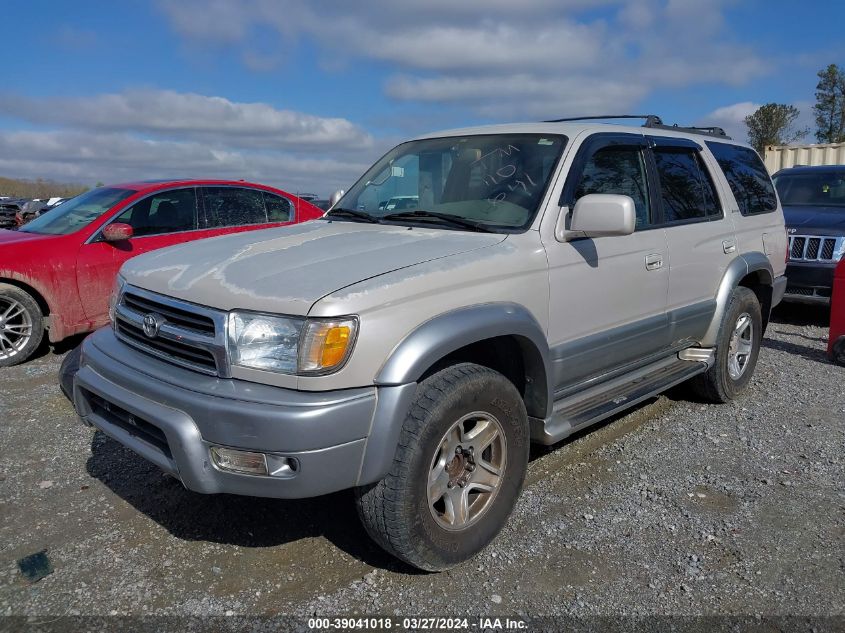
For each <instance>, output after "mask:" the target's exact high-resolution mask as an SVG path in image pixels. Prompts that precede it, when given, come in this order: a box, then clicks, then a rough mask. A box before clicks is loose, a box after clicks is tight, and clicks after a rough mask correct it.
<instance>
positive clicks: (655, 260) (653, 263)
mask: <svg viewBox="0 0 845 633" xmlns="http://www.w3.org/2000/svg"><path fill="white" fill-rule="evenodd" d="M661 268H663V255H661V254H660V253H652V254H651V255H646V256H645V269H646V270H659V269H661Z"/></svg>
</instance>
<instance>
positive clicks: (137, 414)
mask: <svg viewBox="0 0 845 633" xmlns="http://www.w3.org/2000/svg"><path fill="white" fill-rule="evenodd" d="M397 196H402V197H403V199H404V200H409V199H412V200H414V202H413V204H412V205H411V206H410V207H409V208H403V209H401V210H396V209H388V208H386V206H387V205H383V204H382V203H383V201H385V200H390V199H393V198H396V197H397ZM785 252H786V236H785V232H784V220H783V213H782V211H781V208H780V206H779V203H778V199H777V196H776V195H775V192H774V189H773V187H772V183H771V180H770V178H769V175H768V174H767V173H766V170H765V167H764V166H763V164H762V162H761V160H760V158H759V156H757V154H756V153H755V152H754V151H753V150H752V149H751V148H749V147H748V146H746V145H744V144H741V143H736V142H734V141H731V140H730V139H728V138H727V137H726V136H724V134H723V133H720V131H718V130H705V131H701V130H696V129H692V128H689V129H686V128H677V127H668V126H663V125H662V124H661V123H660V122H659V121H658V120H656V119H654V118H651V119H649V121H648V122H647V124H646V126H644V127H634V126H619V125H607V124H601V123H595V122H592V121H587V122H585V121H565V122H549V123H534V124H518V125H497V126H489V127H475V128H467V129H461V130H453V131H448V132H440V133H436V134H430V135H427V136H423V137H420V138H417V139H414V140H411V141H408V142H406V143H403V144H401V145H399V146H397V147H396V148H394V149H393V150H391V151H390V152H388V153H387V154H386V155H385V156H384V157H383V158H382V159H381V160H379V161H378V162H377V163H376V164H375V165H374V166H373V167H372V168H370V169H369V170H368V171H367V172H366V173H365V174H364V175H363V177H362V178H361V179H360V180H359V181H358V182H357V183H356V184H355V185H354V186H353V187H352V188H351V189H350V190H349V191H348V192H347V193H346V194H345V195H343V196H342V197H341V198H340V199H339V200H338V201H337V202H336V204H335V205H334V207H333V208H332V209H331V210H330V211H329V212H328V213H327V214H326V215H325V216H324V217H323V218H322V219H320V220H315V221H312V222H308V223H305V224H301V225H298V226H292V227H288V228H280V229H269V230H265V231H260V232H251V233H244V234H236V235H230V236H226V237H221V238H215V239H211V240H203V241H197V242H193V243H190V244H186V245H182V246H178V247H174V248H170V249H165V250H161V251H156V252H155V253H151V254H148V255H143V256H140V257H138V258H135V259H133V260H131V261H130V262H128V263H127V264H126V265H125V266H124V267H123V269H122V272H121V274H120V277H119V279H118V283H117V287H116V289H115V293H114V297H113V301H112V323H113V325H112V327H110V328H105V329H103V330H100V331H99V332H97V333H96V334H94V335H93V336H91V337H89V338H88V340H86V342H85V344H84V346H83V351H82V359H81V367H80V370H79V372H78V373H77V374H76V378H75V383H74V389H73V390H74V393H73V396H74V400H75V405H76V408H77V410H78V412H79V415H80V416H81V417H82V419H83V420H84V421H85V422H87V423H89V424H91V425H93V426H94V427H96V428H98V429H100V430H101V431H102V432H104V433H105V434H107V435H109V436H111V437H112V438H114V439H115V440H117V441H118V442H120V443H122V444H124V445H126V446H128V447H130V448H132V449H133V450H134V451H136V452H137V453H138V454H139V455H141V456H143V457H144V458H146V459H148V460H149V461H151V462H153V463H155V464H156V465H158V466H159V467H160V468H162V469H163V470H165V471H167V472H169V473H171V474H173V475H174V476H175V477H177V478H179V479H180V480H181V481H182V483H183V484H184V485H185V486H186V487H187V488H189V489H191V490H193V491H196V492H200V493H234V494H241V495H252V496H266V497H286V498H293V497H310V496H316V495H322V494H325V493H330V492H333V491H337V490H342V489H347V488H352V489H354V490H355V499H356V502H357V504H358V507H359V512H360V516H361V519H362V521H363V523H364V525H365V526H366V529H367V531H368V533H369V534H370V535H371V536H372V537H373V538H374V539H375V540H376V541H377V542H378V543H379V544H380V545H381V546H382V547H383V548H384V549H386V550H387V551H388V552H391V553H392V554H394V555H395V556H397V557H398V558H400V559H402V560H403V561H406V562H407V563H409V564H411V565H414V566H416V567H419V568H422V569H426V570H442V569H446V568H449V567H451V566H453V565H456V564H458V563H461V562H463V561H465V560H467V559H469V558H471V557H472V556H474V555H475V554H476V553H478V552H479V551H480V550H481V549H483V548H484V547H485V546H486V545H487V544H488V543H489V542H490V541H491V540H492V539H493V538H494V537H495V536H496V534H497V533H498V532H499V530H500V529H501V528H502V526H503V525H504V524H505V522H506V520H507V518H508V515H509V514H510V512H511V510H512V508H513V506H514V503H515V502H516V500H517V497H518V495H519V493H520V490H521V488H522V484H523V480H524V477H525V472H526V467H527V463H528V451H529V444H530V443H531V442H538V443H541V444H554V443H556V442H559V441H560V440H562V439H563V438H565V437H567V436H568V435H569V434H571V433H572V432H573V431H576V430H579V429H582V428H584V427H587V426H589V425H591V424H594V423H596V422H597V421H599V420H602V419H605V418H607V417H608V416H611V415H613V414H615V413H617V412H619V411H621V410H623V409H625V408H626V407H630V406H632V405H634V404H636V403H638V402H640V401H642V400H644V399H646V398H648V397H650V396H653V395H654V394H657V393H659V392H661V391H663V390H665V389H667V388H668V387H671V386H672V385H675V384H678V383H680V382H683V381H690V384H691V385H692V387H693V388H695V389H696V390H697V392H698V393H699V394H700V395H701V396H702V397H704V398H706V399H708V400H710V401H714V402H727V401H729V400H732V399H734V398H737V397H738V396H740V394H741V393H742V391H743V390H744V389H745V388H746V387H747V386H748V384H749V381H750V380H751V377H752V374H753V372H754V367H755V365H756V362H757V355H758V353H759V350H760V341H761V338H762V336H763V332H764V330H765V328H766V324H767V322H768V319H769V313H770V311H771V309H772V307H773V306H774V305H775V304H777V303H778V302H779V301H780V299H781V297H782V296H783V292H784V287H785V278H784V276H783V275H784V268H785V263H784V262H785ZM116 476H119V475H116Z"/></svg>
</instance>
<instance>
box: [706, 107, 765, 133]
mask: <svg viewBox="0 0 845 633" xmlns="http://www.w3.org/2000/svg"><path fill="white" fill-rule="evenodd" d="M761 105H762V104H759V103H753V102H751V101H743V102H741V103H733V104H731V105H726V106H722V107H721V108H716V109H715V110H713V111H712V112H710V113H708V114H706V115H704V116H703V117H702V118H701V119H700V120H699V121H697V122H696V125H715V126H717V127H721V128H723V129H724V130H725V132H727V134H728V136H731V137H733V138H735V139H737V140H740V141H744V140H746V136H747V134H748V130H747V128H746V127H745V117H747V116H748V115H750V114H753V113H754V111H755V110H757V108H759V107H760V106H761Z"/></svg>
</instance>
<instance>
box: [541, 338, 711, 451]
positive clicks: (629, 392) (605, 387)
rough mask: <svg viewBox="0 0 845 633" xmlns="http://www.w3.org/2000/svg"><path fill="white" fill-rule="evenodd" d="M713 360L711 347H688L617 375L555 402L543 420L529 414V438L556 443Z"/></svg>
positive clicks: (706, 366)
mask: <svg viewBox="0 0 845 633" xmlns="http://www.w3.org/2000/svg"><path fill="white" fill-rule="evenodd" d="M713 362H714V350H712V349H687V350H683V351H682V352H680V353H679V354H678V355H677V356H670V357H668V358H664V359H662V360H660V361H657V362H655V363H652V364H651V365H647V366H646V367H642V368H640V369H638V370H636V371H633V372H631V373H628V374H625V375H624V376H619V377H618V378H614V379H613V380H609V381H607V382H605V383H603V384H600V385H596V386H595V387H592V388H590V389H586V390H584V391H582V392H581V393H577V394H575V395H572V396H569V397H567V398H563V399H561V400H559V401H557V402H555V404H554V409H553V410H552V415H551V417H549V418H548V419H546V420H540V419H538V418H531V440H532V441H533V442H539V443H540V444H545V445H550V444H555V443H557V442H559V441H561V440H562V439H564V438H565V437H566V436H568V435H570V434H571V433H574V432H575V431H577V430H579V429H582V428H584V427H585V426H589V425H591V424H595V423H596V422H600V421H601V420H604V419H605V418H608V417H610V416H612V415H614V414H616V413H618V412H620V411H623V410H625V409H627V408H629V407H632V406H634V405H635V404H637V403H638V402H642V401H643V400H645V399H647V398H650V397H651V396H655V395H657V394H658V393H660V392H662V391H665V390H666V389H668V388H669V387H673V386H674V385H677V384H678V383H681V382H683V381H685V380H687V379H689V378H692V377H693V376H695V375H696V374H701V373H703V372H705V371H707V368H708V367H710V366H711V365H712V364H713Z"/></svg>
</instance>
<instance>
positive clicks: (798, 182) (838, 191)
mask: <svg viewBox="0 0 845 633" xmlns="http://www.w3.org/2000/svg"><path fill="white" fill-rule="evenodd" d="M775 186H776V187H777V190H778V195H779V196H780V201H781V203H782V204H785V205H803V206H814V207H845V171H840V172H834V171H830V172H809V173H808V172H805V173H803V174H802V173H797V174H789V173H786V174H782V175H780V176H778V177H777V178H776V179H775Z"/></svg>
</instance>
